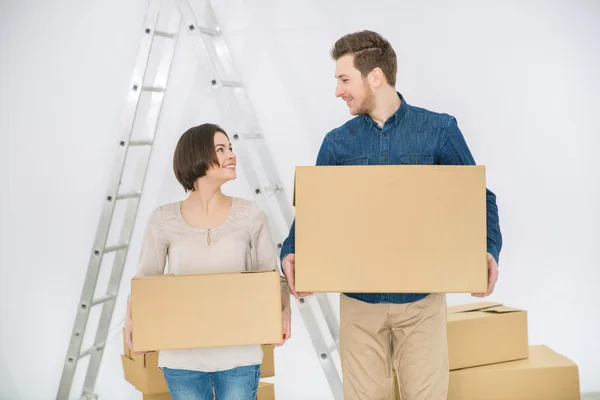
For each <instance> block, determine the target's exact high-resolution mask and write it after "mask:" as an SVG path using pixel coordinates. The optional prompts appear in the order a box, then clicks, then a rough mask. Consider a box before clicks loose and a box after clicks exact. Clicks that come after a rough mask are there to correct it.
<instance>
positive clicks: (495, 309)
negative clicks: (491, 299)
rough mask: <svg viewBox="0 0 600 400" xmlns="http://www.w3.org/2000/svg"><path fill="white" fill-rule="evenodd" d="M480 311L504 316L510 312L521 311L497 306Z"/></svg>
mask: <svg viewBox="0 0 600 400" xmlns="http://www.w3.org/2000/svg"><path fill="white" fill-rule="evenodd" d="M481 311H483V312H487V313H495V314H506V313H512V312H521V311H523V310H520V309H518V308H513V307H507V306H503V305H499V306H496V307H491V308H486V309H484V310H481Z"/></svg>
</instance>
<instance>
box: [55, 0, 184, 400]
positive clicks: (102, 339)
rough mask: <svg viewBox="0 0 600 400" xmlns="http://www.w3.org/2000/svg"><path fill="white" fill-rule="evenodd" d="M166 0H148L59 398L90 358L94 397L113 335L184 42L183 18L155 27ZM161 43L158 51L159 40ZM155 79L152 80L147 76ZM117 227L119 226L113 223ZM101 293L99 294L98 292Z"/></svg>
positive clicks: (88, 389) (88, 395)
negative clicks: (88, 339) (102, 283)
mask: <svg viewBox="0 0 600 400" xmlns="http://www.w3.org/2000/svg"><path fill="white" fill-rule="evenodd" d="M161 3H162V2H161V0H149V2H148V8H147V11H146V16H145V19H144V32H143V35H142V40H141V43H140V47H139V49H138V54H137V57H136V61H135V66H134V71H133V76H132V81H131V86H130V87H129V93H128V96H127V103H126V107H125V110H124V114H123V127H122V132H121V135H120V138H119V140H118V143H116V145H117V153H116V157H115V160H114V164H113V169H112V172H111V175H110V178H109V184H108V188H107V189H106V193H105V197H104V200H103V204H102V210H101V216H100V220H99V222H98V226H97V228H96V236H95V239H94V243H93V246H92V249H91V255H90V259H89V263H88V267H87V273H86V276H85V281H84V284H83V289H82V291H81V297H80V300H79V303H78V304H77V311H76V315H75V322H74V325H73V330H72V332H71V336H70V339H69V347H68V349H67V355H66V358H65V361H64V367H63V371H62V375H61V379H60V383H59V387H58V394H57V397H56V398H57V400H66V399H69V398H72V395H74V393H72V392H73V381H74V377H75V373H76V370H77V367H78V365H80V364H79V362H80V361H81V360H82V359H84V358H85V357H89V362H88V365H87V371H86V374H85V380H84V384H83V389H82V392H81V396H80V398H81V399H95V398H96V397H97V396H96V395H95V394H94V387H95V384H96V379H97V376H98V372H99V370H100V364H101V361H102V355H103V352H104V348H105V345H106V343H107V339H108V335H109V327H110V323H111V319H112V316H113V312H114V307H115V302H116V298H117V294H118V291H119V286H120V282H121V278H122V275H123V270H124V267H125V262H126V258H127V254H128V250H129V242H130V240H131V235H132V232H133V228H134V226H135V220H136V216H137V211H138V207H139V201H140V198H141V195H142V190H143V187H144V182H145V177H146V172H147V167H148V164H149V161H150V156H151V153H152V148H153V144H154V139H155V135H156V130H157V125H158V121H159V117H160V112H161V108H162V104H163V99H164V95H165V91H166V88H167V83H168V79H169V73H170V70H171V65H172V61H173V56H174V54H175V49H176V46H177V43H178V41H179V33H180V29H181V28H183V25H181V17H180V15H179V13H173V14H172V16H171V18H170V19H169V24H168V26H169V27H170V28H171V27H175V29H174V31H173V32H163V31H158V30H156V27H157V22H158V18H159V13H160V11H161V5H162V4H161ZM157 42H160V43H161V44H162V46H160V49H159V50H156V47H158V46H156V44H157ZM154 54H159V57H160V58H156V59H157V60H160V61H159V64H158V68H157V69H156V72H155V74H152V73H149V68H148V67H149V60H150V58H153V59H155V58H154V57H156V56H154ZM152 78H153V79H152ZM149 80H150V81H151V84H147V82H148V81H149ZM142 94H144V95H147V96H150V105H149V107H148V108H147V110H143V111H142V110H141V109H140V98H141V96H142ZM143 124H146V128H145V129H144V135H143V138H142V139H138V138H135V137H134V136H133V133H134V132H135V131H137V130H138V129H137V126H138V125H143ZM129 171H133V172H132V174H131V175H133V177H132V179H126V178H128V176H126V173H128V172H129ZM121 205H122V206H123V207H126V208H125V211H124V213H123V215H118V214H119V213H115V208H116V207H121ZM119 225H120V227H121V228H120V233H119V237H118V240H117V241H116V243H109V242H108V239H109V234H110V233H112V232H113V230H112V229H116V230H117V231H118V230H119V228H118V227H119ZM115 226H116V227H117V228H114V227H115ZM107 255H111V256H114V259H113V262H112V267H111V270H110V277H109V280H108V283H107V284H106V289H105V291H104V294H103V295H100V296H98V295H97V294H96V293H95V292H96V289H97V286H98V283H99V276H100V272H101V267H102V268H106V267H107V266H103V265H102V261H103V259H104V257H105V256H107ZM95 296H96V297H95ZM95 307H101V308H102V310H101V314H100V319H99V321H98V324H97V328H96V334H95V337H94V341H93V345H92V346H91V347H89V348H87V349H85V350H83V351H82V349H81V348H82V344H83V341H84V336H85V333H86V330H87V329H90V328H89V327H88V326H87V325H88V320H89V316H90V313H91V311H92V309H94V308H95Z"/></svg>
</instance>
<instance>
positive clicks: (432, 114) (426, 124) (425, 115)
mask: <svg viewBox="0 0 600 400" xmlns="http://www.w3.org/2000/svg"><path fill="white" fill-rule="evenodd" d="M405 120H406V122H407V123H408V124H410V125H411V126H412V127H413V128H414V129H416V130H427V129H437V128H445V127H447V126H448V125H449V124H450V123H451V122H452V121H453V120H455V118H454V116H452V115H450V114H448V113H444V112H438V111H433V110H430V109H427V108H424V107H418V106H414V105H410V104H407V112H406V116H405Z"/></svg>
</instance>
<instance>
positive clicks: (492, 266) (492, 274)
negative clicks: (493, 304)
mask: <svg viewBox="0 0 600 400" xmlns="http://www.w3.org/2000/svg"><path fill="white" fill-rule="evenodd" d="M487 264H488V290H487V293H471V295H472V296H474V297H480V298H482V297H486V296H489V295H490V294H492V293H493V292H494V287H496V282H497V281H498V264H497V263H496V260H495V259H494V257H493V256H492V255H491V254H490V253H488V255H487Z"/></svg>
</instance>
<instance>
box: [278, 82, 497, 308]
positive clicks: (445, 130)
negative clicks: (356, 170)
mask: <svg viewBox="0 0 600 400" xmlns="http://www.w3.org/2000/svg"><path fill="white" fill-rule="evenodd" d="M398 96H400V99H401V101H402V103H401V105H400V107H399V108H398V110H397V111H396V112H395V113H394V114H393V115H392V116H391V117H390V118H389V119H388V120H387V121H386V122H385V123H384V125H383V128H380V127H379V126H378V125H377V123H376V122H375V121H373V120H372V119H371V117H369V116H368V115H359V116H356V117H354V118H353V119H351V120H349V121H348V122H346V123H345V124H344V125H342V126H341V127H339V128H336V129H334V130H332V131H331V132H329V133H327V135H326V136H325V138H324V140H323V143H322V145H321V149H320V150H319V154H318V156H317V165H397V164H439V165H475V160H474V159H473V156H472V155H471V152H470V150H469V148H468V146H467V143H466V142H465V139H464V137H463V135H462V132H461V131H460V129H459V128H458V124H457V122H456V119H455V118H454V117H452V116H451V115H448V114H440V113H435V112H432V111H428V110H425V109H423V108H419V107H415V106H411V105H409V104H407V103H406V100H405V99H404V97H403V96H402V95H401V94H400V93H398ZM486 194H487V207H486V208H487V251H488V253H490V254H491V255H492V256H493V257H494V259H495V260H496V261H497V262H498V260H499V255H500V250H501V248H502V234H501V232H500V224H499V219H498V207H497V205H496V196H495V194H494V193H493V192H491V191H490V190H489V189H486ZM294 244H295V222H294V223H293V224H292V227H291V229H290V233H289V236H288V237H287V238H286V239H285V241H284V242H283V245H282V249H281V260H283V259H284V258H285V256H287V255H288V254H290V253H294V252H295V250H294ZM345 294H346V295H347V296H350V297H353V298H355V299H358V300H362V301H365V302H368V303H409V302H413V301H417V300H420V299H423V298H424V297H426V296H427V294H426V293H345Z"/></svg>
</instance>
